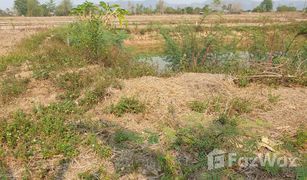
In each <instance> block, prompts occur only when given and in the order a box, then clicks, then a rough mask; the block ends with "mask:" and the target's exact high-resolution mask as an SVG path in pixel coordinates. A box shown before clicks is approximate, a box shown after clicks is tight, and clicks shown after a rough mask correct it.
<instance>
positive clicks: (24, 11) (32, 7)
mask: <svg viewBox="0 0 307 180" xmlns="http://www.w3.org/2000/svg"><path fill="white" fill-rule="evenodd" d="M72 7H73V5H72V2H71V0H62V1H61V3H60V4H59V5H56V3H55V1H54V0H49V1H48V2H46V3H43V4H40V3H39V2H38V0H15V1H14V9H15V10H16V13H17V15H19V16H53V15H56V16H68V15H69V13H70V11H71V9H72Z"/></svg>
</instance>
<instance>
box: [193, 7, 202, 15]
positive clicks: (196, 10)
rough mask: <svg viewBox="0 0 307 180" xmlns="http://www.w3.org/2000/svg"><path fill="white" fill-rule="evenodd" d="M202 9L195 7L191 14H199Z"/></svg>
mask: <svg viewBox="0 0 307 180" xmlns="http://www.w3.org/2000/svg"><path fill="white" fill-rule="evenodd" d="M201 11H202V9H201V8H200V7H196V8H194V10H193V14H199V13H200V12H201Z"/></svg>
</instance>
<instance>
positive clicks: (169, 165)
mask: <svg viewBox="0 0 307 180" xmlns="http://www.w3.org/2000/svg"><path fill="white" fill-rule="evenodd" d="M157 159H158V162H159V164H160V166H161V168H162V170H163V172H164V175H163V176H162V179H172V178H176V179H177V178H179V177H181V176H182V175H181V168H180V164H179V162H177V160H176V158H175V157H174V156H172V155H171V154H170V153H165V154H160V155H158V157H157Z"/></svg>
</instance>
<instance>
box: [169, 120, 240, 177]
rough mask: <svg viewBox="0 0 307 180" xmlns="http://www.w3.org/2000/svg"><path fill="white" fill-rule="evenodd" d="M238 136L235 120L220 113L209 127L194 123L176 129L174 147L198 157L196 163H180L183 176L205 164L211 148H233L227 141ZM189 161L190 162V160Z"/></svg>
mask: <svg viewBox="0 0 307 180" xmlns="http://www.w3.org/2000/svg"><path fill="white" fill-rule="evenodd" d="M238 136H240V133H239V131H238V127H237V120H236V119H232V118H229V117H228V116H226V115H221V116H220V117H219V118H217V119H216V120H215V121H214V122H213V123H212V124H211V125H210V126H209V127H203V126H201V125H194V126H192V127H188V128H181V129H179V130H178V131H177V134H176V141H175V143H174V144H173V146H174V148H176V149H180V150H181V151H183V152H187V153H190V154H191V155H192V156H194V158H196V159H198V161H197V163H193V164H189V163H188V162H187V163H185V164H181V166H182V170H183V173H184V175H185V176H187V177H188V176H189V174H191V173H193V172H194V171H197V169H199V168H202V167H204V166H205V165H207V163H206V162H207V156H206V155H207V154H208V153H209V152H211V151H212V150H213V149H216V148H218V149H229V148H234V146H235V144H232V143H229V142H230V140H234V139H235V138H236V137H238ZM190 163H191V162H190Z"/></svg>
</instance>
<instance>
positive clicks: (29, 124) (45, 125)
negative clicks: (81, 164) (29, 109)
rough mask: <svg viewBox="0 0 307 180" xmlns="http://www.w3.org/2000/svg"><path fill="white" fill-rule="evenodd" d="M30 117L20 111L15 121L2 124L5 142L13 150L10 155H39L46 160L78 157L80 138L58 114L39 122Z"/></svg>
mask: <svg viewBox="0 0 307 180" xmlns="http://www.w3.org/2000/svg"><path fill="white" fill-rule="evenodd" d="M30 118H31V117H29V116H28V115H26V114H25V113H23V112H20V111H19V112H17V113H16V114H15V115H14V117H13V120H12V121H5V122H1V126H0V128H1V131H0V137H1V138H0V139H1V141H2V142H1V143H3V145H5V146H7V147H8V148H9V150H10V151H9V152H12V153H13V155H14V156H16V157H18V158H21V159H28V158H30V157H32V156H39V155H41V156H42V157H44V158H51V157H54V156H56V155H59V154H62V155H64V156H66V157H72V156H74V155H76V153H77V150H76V146H77V142H78V136H77V135H76V134H75V133H73V131H72V128H71V127H70V126H69V125H66V124H65V123H64V120H63V119H62V118H60V117H57V116H56V115H54V114H45V115H44V116H41V117H39V118H38V119H37V121H32V120H31V119H30Z"/></svg>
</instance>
